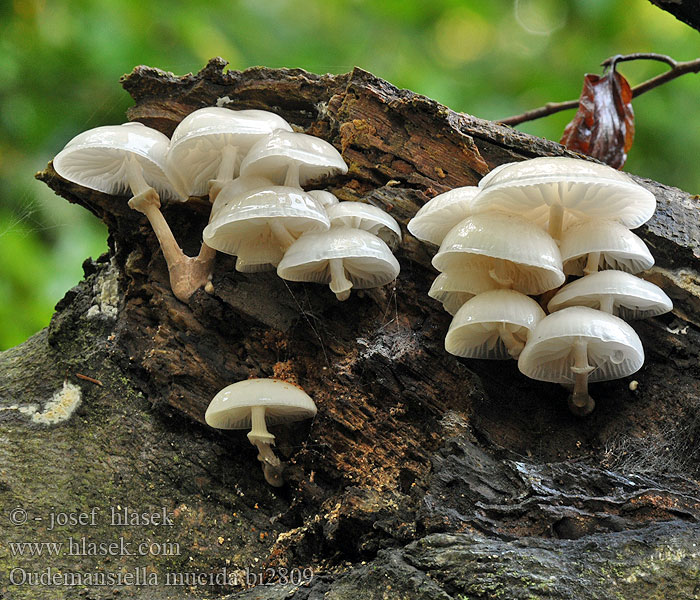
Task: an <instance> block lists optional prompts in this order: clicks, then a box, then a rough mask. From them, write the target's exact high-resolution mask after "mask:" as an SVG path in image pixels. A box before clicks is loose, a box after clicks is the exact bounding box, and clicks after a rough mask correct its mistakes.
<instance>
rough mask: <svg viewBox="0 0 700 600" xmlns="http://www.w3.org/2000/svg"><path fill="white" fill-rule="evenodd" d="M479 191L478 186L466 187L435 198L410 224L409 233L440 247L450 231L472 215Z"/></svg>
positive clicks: (420, 210)
mask: <svg viewBox="0 0 700 600" xmlns="http://www.w3.org/2000/svg"><path fill="white" fill-rule="evenodd" d="M479 191H480V189H479V188H478V187H477V186H466V187H460V188H455V189H453V190H450V191H449V192H445V193H444V194H439V195H438V196H435V198H433V199H432V200H428V202H426V203H425V204H424V205H423V206H421V207H420V209H419V210H418V212H417V213H416V214H415V216H414V217H413V218H412V219H411V220H410V221H409V222H408V231H409V232H410V233H411V235H413V236H414V237H416V238H418V239H419V240H421V241H423V242H430V243H431V244H435V245H436V246H439V245H440V244H442V240H443V239H444V238H445V235H447V232H448V231H449V230H450V229H452V228H453V227H454V226H455V225H457V223H459V222H460V221H462V220H464V219H466V218H467V217H468V216H469V215H471V214H472V212H473V211H472V201H473V199H474V197H475V196H476V195H477V194H478V193H479Z"/></svg>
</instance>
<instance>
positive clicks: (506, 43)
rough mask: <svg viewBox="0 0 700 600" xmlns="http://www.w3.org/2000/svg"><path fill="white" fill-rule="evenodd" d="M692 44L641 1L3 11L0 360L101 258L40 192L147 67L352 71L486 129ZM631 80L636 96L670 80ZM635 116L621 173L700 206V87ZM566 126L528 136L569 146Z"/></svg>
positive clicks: (539, 128)
mask: <svg viewBox="0 0 700 600" xmlns="http://www.w3.org/2000/svg"><path fill="white" fill-rule="evenodd" d="M698 42H700V38H699V34H698V32H696V31H694V30H693V29H691V28H689V27H687V26H685V25H683V24H682V23H680V22H678V21H676V20H675V19H674V17H672V16H671V15H669V14H667V13H665V12H663V11H661V10H659V9H658V8H656V7H654V6H652V5H651V4H650V3H649V2H648V1H647V0H568V1H567V0H490V1H489V2H483V1H481V0H430V1H429V2H426V1H425V0H367V1H365V0H211V1H209V2H198V1H195V0H155V1H149V0H14V1H13V0H3V1H2V2H0V349H4V348H8V347H11V346H13V345H15V344H18V343H20V342H22V341H23V340H24V339H26V338H27V337H28V336H29V335H31V334H33V333H34V332H36V331H38V330H39V329H41V328H42V327H45V326H46V325H47V324H48V322H49V319H50V317H51V314H52V311H53V306H54V305H55V303H56V302H57V301H58V300H59V299H60V298H61V297H62V296H63V294H64V293H65V292H66V291H67V290H68V289H69V288H70V287H72V286H73V285H75V284H76V283H77V282H78V281H79V280H80V278H81V276H82V269H81V263H82V261H83V260H84V259H85V258H86V257H88V256H94V257H96V256H99V255H100V254H101V253H103V252H105V251H106V248H107V245H106V237H107V234H106V230H105V228H104V227H103V226H102V224H101V223H100V222H98V221H97V219H95V218H94V217H93V216H92V215H90V214H89V213H88V212H87V211H85V210H84V209H82V208H79V207H76V206H72V205H69V204H68V203H67V202H65V201H64V200H62V199H61V198H58V197H56V196H54V194H53V193H52V192H51V191H50V190H49V189H48V188H46V187H45V186H44V185H43V184H41V183H39V182H37V181H35V180H34V178H33V175H34V173H35V172H36V171H38V170H40V169H42V168H43V167H44V166H45V165H46V163H47V162H48V161H49V160H50V159H51V158H52V157H53V156H54V155H55V154H56V153H57V152H58V151H59V150H60V149H61V148H62V147H63V145H64V144H65V143H66V142H67V141H68V140H69V139H71V138H72V137H73V136H74V135H76V134H77V133H79V132H81V131H84V130H86V129H89V128H92V127H97V126H99V125H106V124H117V123H121V122H123V121H124V120H125V113H126V110H127V108H128V106H129V105H130V103H131V101H130V98H129V96H128V95H127V94H126V93H125V92H124V91H123V90H122V89H121V87H120V85H119V78H120V77H121V76H122V75H123V74H124V73H128V72H129V71H131V69H132V68H133V67H134V66H136V65H139V64H147V65H150V66H155V67H159V68H161V69H164V70H167V71H172V72H174V73H176V74H178V75H183V74H186V73H188V72H192V71H194V72H196V71H198V70H199V69H200V68H201V67H203V66H204V65H205V64H206V62H207V60H208V59H209V58H211V57H213V56H222V57H224V58H225V59H226V60H228V61H229V63H230V68H232V69H245V68H247V67H250V66H255V65H264V66H268V67H302V68H304V69H306V70H308V71H312V72H315V73H327V72H328V73H343V72H346V71H349V70H350V69H352V67H353V66H355V65H357V66H360V67H362V68H364V69H367V70H369V71H371V72H373V73H374V74H376V75H378V76H380V77H383V78H384V79H387V80H388V81H390V82H391V83H393V84H395V85H397V86H399V87H404V88H409V89H411V90H413V91H415V92H418V93H421V94H424V95H426V96H429V97H431V98H434V99H436V100H438V101H440V102H442V103H443V104H446V105H447V106H449V107H450V108H452V109H454V110H457V111H463V112H467V113H470V114H473V115H475V116H478V117H482V118H486V119H498V118H504V117H507V116H510V115H513V114H518V113H521V112H523V111H525V110H527V109H531V108H535V107H538V106H541V105H543V104H545V103H546V102H550V101H562V100H569V99H573V98H576V97H578V95H579V93H580V89H581V84H582V81H583V75H584V74H585V73H587V72H596V73H600V72H601V70H600V67H599V66H598V65H599V63H600V62H601V61H602V60H603V59H605V58H607V57H608V56H612V55H615V54H626V53H632V52H659V53H663V54H668V55H670V56H672V57H674V58H675V59H677V60H691V59H694V58H697V57H698V56H700V44H698ZM664 69H665V67H664V65H661V64H659V63H654V62H647V61H644V62H635V63H625V64H622V65H621V67H620V71H621V72H622V73H623V74H624V75H625V76H626V77H627V78H628V80H629V81H630V83H631V84H632V85H635V84H636V83H640V82H641V81H643V80H645V79H647V78H649V77H651V76H653V75H655V74H657V73H660V72H662V71H663V70H664ZM698 77H699V76H697V75H695V76H694V75H686V76H684V77H681V78H679V79H677V80H675V81H673V82H671V83H669V84H667V85H665V86H663V87H660V88H657V89H656V90H653V91H651V92H649V93H647V94H645V95H643V96H641V97H639V98H638V99H636V100H635V102H634V109H635V112H636V115H637V135H636V140H635V144H634V146H633V148H632V151H631V153H630V157H629V160H628V163H627V165H626V167H625V170H627V171H630V172H633V173H636V174H639V175H643V176H646V177H651V178H653V179H656V180H658V181H661V182H664V183H667V184H670V185H675V186H678V187H681V188H683V189H684V190H686V191H688V192H691V193H698V192H700V168H698V165H697V158H696V157H697V156H698V154H700V135H699V134H700V127H699V125H698V119H699V117H700V110H699V107H698V100H697V99H698V95H699V92H700V80H699V79H698ZM572 116H573V111H567V112H564V113H560V114H558V115H554V116H550V117H547V118H545V119H542V120H538V121H534V122H532V123H526V124H523V125H521V126H520V127H519V128H520V129H522V130H523V131H526V132H528V133H532V134H535V135H539V136H543V137H546V138H549V139H554V140H559V138H560V136H561V132H562V130H563V128H564V126H565V125H566V123H567V122H568V121H569V120H570V119H571V118H572Z"/></svg>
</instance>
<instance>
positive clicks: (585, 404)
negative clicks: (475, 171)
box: [408, 157, 673, 415]
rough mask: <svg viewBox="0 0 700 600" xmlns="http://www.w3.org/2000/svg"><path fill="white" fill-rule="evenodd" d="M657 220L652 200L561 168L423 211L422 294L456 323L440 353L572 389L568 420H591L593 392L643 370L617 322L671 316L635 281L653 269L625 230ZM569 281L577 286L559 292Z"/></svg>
mask: <svg viewBox="0 0 700 600" xmlns="http://www.w3.org/2000/svg"><path fill="white" fill-rule="evenodd" d="M655 208H656V200H655V198H654V196H653V194H651V193H650V192H649V191H647V190H646V189H644V188H643V187H642V186H640V185H638V184H636V183H635V182H634V181H632V180H631V179H630V178H629V177H628V176H627V175H625V174H624V173H620V172H619V171H616V170H614V169H612V168H610V167H607V166H604V165H599V164H596V163H592V162H589V161H585V160H578V159H572V158H565V157H557V158H535V159H532V160H527V161H523V162H518V163H508V164H504V165H501V166H500V167H497V168H496V169H494V170H493V171H491V172H490V173H489V174H488V175H486V176H485V177H484V178H483V179H482V180H481V181H480V182H479V185H478V186H477V187H475V186H470V187H463V188H457V189H454V190H451V191H449V192H446V193H444V194H441V195H439V196H436V197H435V198H433V199H432V200H430V201H429V202H428V203H426V204H425V205H424V206H423V207H422V208H421V209H420V210H419V211H418V213H417V214H416V216H415V217H414V218H413V219H412V220H411V221H410V222H409V224H408V229H409V231H410V232H411V233H412V234H413V235H414V236H415V237H417V238H418V239H420V240H422V241H425V242H429V243H432V244H435V245H438V246H440V248H439V251H438V252H437V254H436V255H435V256H434V258H433V261H432V262H433V266H434V267H435V268H436V269H437V270H438V271H440V275H438V277H437V278H436V279H435V282H434V283H433V285H432V287H431V288H430V292H429V294H430V296H431V297H432V298H435V299H436V300H438V301H440V302H441V303H442V305H443V307H444V308H445V310H447V311H448V312H449V313H450V314H451V315H453V320H452V323H451V325H450V328H449V331H448V332H447V336H446V338H445V348H446V350H447V351H448V352H450V353H452V354H455V355H457V356H462V357H467V358H488V359H507V358H514V359H517V360H518V368H519V369H520V371H521V372H522V373H524V374H525V375H527V376H528V377H531V378H533V379H538V380H542V381H550V382H557V383H562V384H564V385H568V386H573V392H572V394H571V396H570V397H569V407H570V409H571V410H572V411H573V412H574V413H576V414H580V415H585V414H588V413H590V412H591V411H592V410H593V408H594V406H595V403H594V401H593V399H592V398H591V397H590V396H589V394H588V382H589V381H590V382H594V381H605V380H610V379H617V378H620V377H624V376H627V375H630V374H632V373H634V372H635V371H637V370H638V369H639V368H640V367H641V366H642V364H643V362H644V351H643V349H642V344H641V341H640V340H639V337H638V335H637V334H636V332H635V331H634V329H632V328H631V327H630V326H629V325H628V324H627V323H626V322H625V321H624V320H623V319H638V318H644V317H652V316H656V315H659V314H662V313H665V312H668V311H669V310H671V309H672V308H673V305H672V303H671V300H670V299H669V298H668V296H667V295H666V294H665V293H664V292H663V291H662V290H661V289H659V288H658V287H657V286H655V285H653V284H652V283H650V282H648V281H645V280H643V279H640V278H638V277H635V276H634V275H632V273H638V272H640V271H643V270H645V269H648V268H649V267H651V266H652V265H653V263H654V259H653V258H652V256H651V254H650V252H649V250H648V249H647V247H646V245H645V244H644V242H643V241H642V240H641V239H640V238H639V237H637V236H636V235H635V234H634V233H632V232H631V231H630V229H631V228H635V227H638V226H640V225H642V224H643V223H645V222H646V221H647V220H648V219H649V218H650V217H651V216H652V214H653V213H654V210H655ZM601 269H608V270H601ZM567 275H571V276H581V275H583V277H581V278H579V279H576V280H574V281H571V282H570V283H568V284H567V285H565V286H564V287H561V286H562V284H564V283H565V281H566V276H567ZM560 287H561V289H558V288H560ZM557 289H558V291H557V292H556V293H554V290H557ZM543 294H544V296H542V295H543ZM552 294H554V295H553V296H552ZM530 296H540V302H541V303H542V305H543V306H546V308H547V310H548V312H549V313H550V314H549V315H546V313H545V311H544V310H543V309H542V308H541V306H540V304H538V303H537V302H536V301H535V300H534V299H533V298H531V297H530ZM547 300H548V301H547ZM620 317H622V318H620Z"/></svg>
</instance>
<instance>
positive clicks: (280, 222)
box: [203, 186, 330, 273]
mask: <svg viewBox="0 0 700 600" xmlns="http://www.w3.org/2000/svg"><path fill="white" fill-rule="evenodd" d="M228 191H229V188H228V186H227V187H225V188H224V189H223V190H222V192H221V194H220V196H221V195H223V194H228ZM329 227H330V223H329V221H328V216H327V215H326V212H325V211H324V210H323V208H322V207H321V206H319V204H318V202H316V200H314V198H313V197H312V196H310V195H309V194H307V193H306V192H304V191H303V190H302V189H301V188H294V187H288V186H272V187H270V188H263V189H258V190H257V191H254V192H251V193H243V194H241V195H239V196H236V197H234V198H231V199H230V200H229V201H228V203H227V204H226V205H225V206H224V207H223V208H222V209H221V210H219V211H218V212H217V214H216V218H215V219H214V220H213V221H212V222H211V223H209V225H207V226H206V227H205V228H204V234H203V235H204V241H205V243H206V244H207V245H209V246H211V247H212V248H215V249H216V250H219V251H220V252H225V253H227V254H233V255H236V256H237V257H238V258H237V260H236V269H237V270H238V271H242V272H246V273H250V272H255V271H263V270H269V269H274V268H275V267H276V266H277V264H278V263H279V261H280V260H281V259H282V256H283V255H284V252H285V251H286V250H287V249H288V248H289V247H290V246H291V245H292V244H293V243H294V241H295V240H296V239H297V238H298V237H299V236H300V235H301V234H302V233H304V232H309V231H322V230H326V229H328V228H329Z"/></svg>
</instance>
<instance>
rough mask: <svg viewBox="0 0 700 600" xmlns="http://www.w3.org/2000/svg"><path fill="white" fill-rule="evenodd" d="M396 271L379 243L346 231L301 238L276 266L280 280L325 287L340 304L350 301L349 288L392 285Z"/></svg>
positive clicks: (396, 265) (371, 237)
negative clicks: (329, 289)
mask: <svg viewBox="0 0 700 600" xmlns="http://www.w3.org/2000/svg"><path fill="white" fill-rule="evenodd" d="M399 270H400V267H399V263H398V261H397V260H396V258H395V257H394V255H393V254H392V253H391V250H390V249H389V247H388V246H387V245H386V244H385V243H384V242H383V241H382V240H380V239H379V238H378V237H377V236H376V235H372V234H371V233H368V232H367V231H362V230H361V229H352V228H350V227H333V228H331V229H329V230H328V231H325V232H322V233H307V234H305V235H302V236H301V237H300V238H299V239H298V240H297V241H296V242H294V243H293V244H292V245H291V246H290V247H289V249H288V250H287V252H286V253H285V255H284V258H283V259H282V260H281V261H280V263H279V265H278V266H277V274H278V275H279V276H280V277H281V278H282V279H287V280H289V281H313V282H316V283H322V284H328V286H329V287H330V288H331V291H332V292H333V293H334V294H335V295H336V297H337V298H338V300H341V301H342V300H347V299H348V298H349V297H350V291H351V290H352V289H353V288H355V289H365V288H373V287H379V286H382V285H385V284H387V283H389V282H390V281H393V280H394V279H396V277H397V275H398V274H399Z"/></svg>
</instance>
